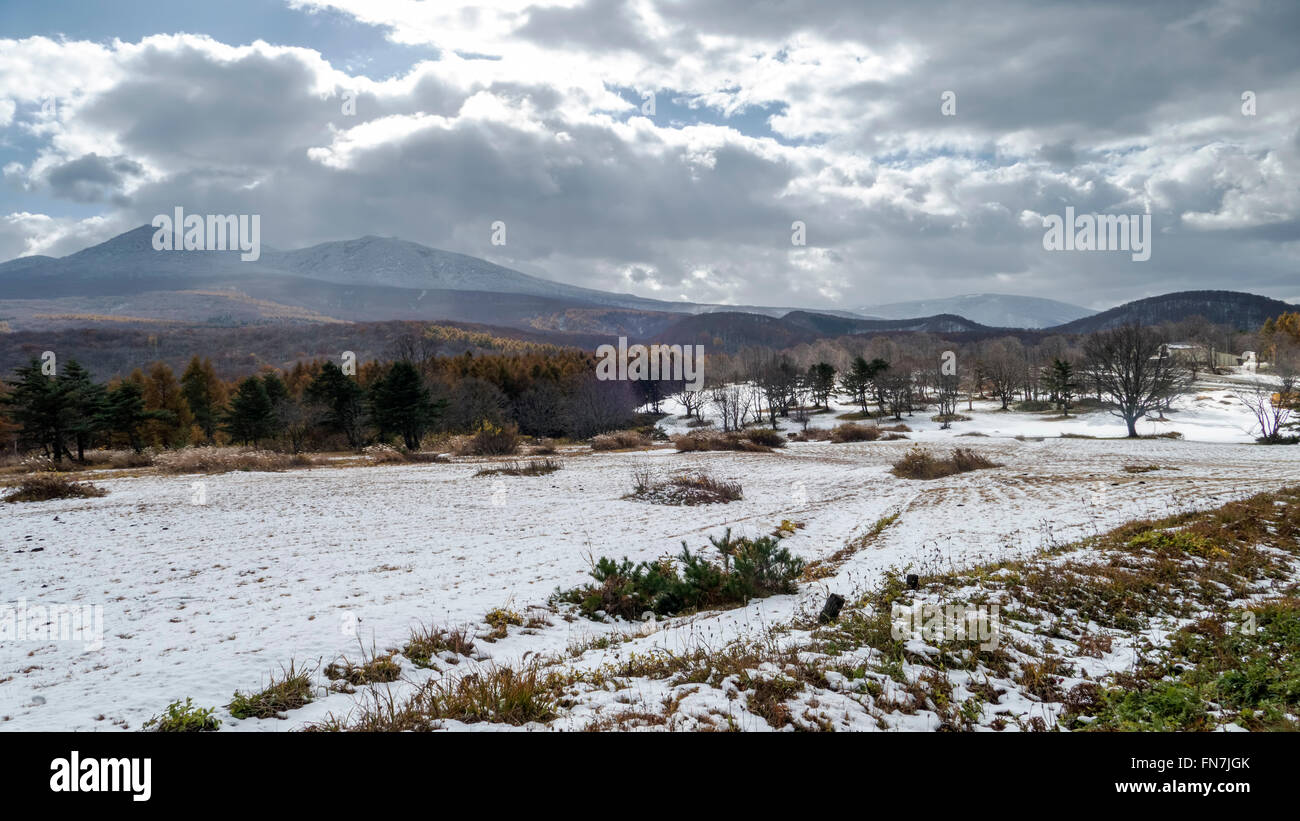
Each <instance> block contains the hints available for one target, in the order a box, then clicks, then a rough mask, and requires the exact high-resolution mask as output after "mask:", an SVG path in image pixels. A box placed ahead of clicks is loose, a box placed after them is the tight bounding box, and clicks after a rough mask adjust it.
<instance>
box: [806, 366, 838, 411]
mask: <svg viewBox="0 0 1300 821" xmlns="http://www.w3.org/2000/svg"><path fill="white" fill-rule="evenodd" d="M808 386H809V389H810V390H811V391H812V394H813V397H814V401H815V402H816V403H817V405H818V407H830V397H831V392H832V391H834V390H835V366H834V365H831V364H830V363H829V362H818V363H817V364H816V365H809V366H808Z"/></svg>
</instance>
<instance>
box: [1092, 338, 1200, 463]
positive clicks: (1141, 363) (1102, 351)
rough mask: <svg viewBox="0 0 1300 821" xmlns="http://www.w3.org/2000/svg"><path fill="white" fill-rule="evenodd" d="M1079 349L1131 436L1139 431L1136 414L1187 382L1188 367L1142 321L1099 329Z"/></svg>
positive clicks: (1163, 402) (1160, 403) (1175, 392)
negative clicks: (1109, 328)
mask: <svg viewBox="0 0 1300 821" xmlns="http://www.w3.org/2000/svg"><path fill="white" fill-rule="evenodd" d="M1083 352H1084V357H1085V358H1086V361H1087V369H1088V374H1089V376H1090V377H1091V378H1092V379H1093V380H1094V382H1095V384H1096V385H1097V388H1098V391H1099V393H1100V394H1101V397H1102V401H1103V402H1105V403H1106V404H1108V405H1109V406H1110V409H1111V413H1113V414H1115V415H1116V416H1118V417H1120V418H1121V419H1123V420H1124V423H1125V424H1126V425H1127V426H1128V435H1129V437H1130V438H1136V437H1137V435H1138V433H1137V423H1138V420H1139V419H1141V418H1142V417H1144V416H1146V415H1147V413H1148V412H1149V411H1153V410H1159V409H1160V408H1163V407H1164V406H1165V405H1166V403H1167V402H1168V401H1170V400H1171V399H1172V398H1173V397H1175V396H1177V395H1178V394H1180V393H1182V392H1183V391H1184V390H1185V389H1186V388H1187V385H1188V384H1189V382H1190V381H1191V379H1190V374H1189V373H1188V370H1187V368H1186V367H1185V366H1184V365H1182V364H1181V363H1179V362H1178V361H1176V360H1175V358H1174V357H1173V356H1171V355H1170V354H1169V351H1168V350H1167V349H1166V348H1165V340H1164V338H1163V337H1162V336H1161V335H1160V334H1159V333H1158V332H1156V331H1155V330H1153V329H1151V328H1148V327H1145V326H1142V325H1136V324H1133V325H1125V326H1123V327H1120V328H1115V329H1113V330H1109V331H1099V332H1097V333H1095V334H1093V335H1092V336H1090V337H1089V338H1088V340H1087V341H1086V342H1085V343H1084V346H1083Z"/></svg>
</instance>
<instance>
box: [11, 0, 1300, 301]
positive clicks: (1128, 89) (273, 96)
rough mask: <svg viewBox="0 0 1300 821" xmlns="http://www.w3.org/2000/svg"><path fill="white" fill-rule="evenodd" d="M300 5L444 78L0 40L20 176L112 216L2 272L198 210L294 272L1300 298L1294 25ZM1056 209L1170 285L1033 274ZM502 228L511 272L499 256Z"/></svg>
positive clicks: (840, 297)
mask: <svg viewBox="0 0 1300 821" xmlns="http://www.w3.org/2000/svg"><path fill="white" fill-rule="evenodd" d="M296 6H297V7H299V8H301V9H303V10H304V11H309V10H319V9H325V8H332V9H335V10H338V11H341V12H343V13H345V14H348V15H351V16H352V17H354V18H355V19H356V20H358V21H360V22H363V23H368V24H371V25H375V26H379V27H381V28H382V29H383V30H385V31H386V32H387V33H388V36H389V37H390V38H391V39H392V40H393V41H394V42H399V43H407V44H430V45H434V46H437V47H438V48H439V49H440V50H441V56H440V59H437V60H430V61H425V62H420V63H417V64H415V65H413V66H411V68H410V69H409V71H407V72H406V73H405V74H402V75H400V76H394V77H391V78H389V79H386V80H381V81H376V80H371V79H368V78H365V77H358V76H352V75H350V74H348V73H347V72H346V71H344V70H342V69H340V68H339V67H337V66H335V65H332V64H331V63H330V62H328V61H327V60H325V59H324V58H323V57H322V56H321V55H320V54H319V53H317V52H315V51H313V50H310V49H305V48H298V47H294V46H291V45H270V44H267V43H264V42H260V41H257V42H253V43H251V44H249V45H243V46H231V45H227V44H224V43H221V42H218V41H216V40H213V39H211V38H208V37H204V36H199V35H158V36H154V37H148V38H145V39H144V40H142V41H140V42H136V43H129V42H112V43H111V44H109V45H100V44H93V43H84V42H64V41H52V40H48V39H44V38H32V39H28V40H21V41H0V123H3V122H4V121H5V112H6V108H5V106H4V102H3V101H4V100H14V101H16V102H15V103H14V106H13V112H12V113H10V114H9V118H10V120H11V121H10V122H9V125H8V129H9V130H10V131H13V132H16V133H18V132H20V133H22V134H24V135H26V138H27V139H32V140H35V141H36V142H37V146H38V147H37V148H36V149H35V150H34V153H33V154H32V156H30V157H29V158H27V159H25V160H23V161H22V162H18V163H11V164H9V165H8V166H7V167H6V180H8V181H10V182H11V183H16V184H18V185H20V186H22V187H23V188H24V189H25V190H30V191H46V192H48V193H49V194H50V195H51V196H54V197H57V198H61V199H65V200H68V201H71V202H76V203H94V204H98V206H99V207H101V208H102V209H103V210H102V213H101V217H102V219H101V220H100V221H99V222H98V223H89V222H88V223H85V224H84V225H83V224H82V223H81V222H78V223H77V224H76V229H75V230H73V228H72V227H71V226H70V225H68V224H65V223H63V222H60V221H59V220H51V221H50V222H48V223H41V222H40V221H39V220H34V218H32V217H31V215H27V216H26V217H24V218H23V219H15V222H16V224H21V225H22V226H24V227H23V228H22V231H24V232H26V233H24V234H22V236H23V237H24V238H23V239H22V240H21V242H20V243H19V241H18V240H13V239H11V240H9V245H7V246H4V248H12V247H15V243H19V244H21V246H22V247H23V248H33V247H38V246H39V247H64V245H65V243H66V242H68V241H70V240H71V238H73V237H77V236H80V235H82V233H84V232H86V231H93V230H95V229H96V228H98V229H100V230H102V231H109V230H113V229H114V228H115V227H116V226H118V225H127V226H129V225H133V224H140V223H143V222H147V221H148V220H149V219H150V218H151V216H152V215H153V214H155V213H162V212H169V211H170V210H171V209H172V208H173V207H175V206H176V205H182V206H184V207H185V208H186V210H188V211H191V212H212V213H217V212H219V213H232V212H241V213H259V214H261V215H262V216H263V232H264V239H265V240H266V241H267V242H269V243H271V244H274V245H277V246H280V247H296V246H301V245H306V244H310V243H313V242H319V241H324V240H332V239H340V238H347V237H355V236H360V235H363V234H368V233H372V234H380V235H386V236H400V237H403V238H406V239H410V240H414V241H417V242H423V243H426V244H429V245H433V246H436V247H443V248H447V249H449V250H455V251H460V252H463V253H468V254H473V255H477V256H483V257H486V258H489V259H492V260H493V261H495V262H499V263H501V264H506V265H511V266H513V267H517V268H519V269H520V270H524V271H526V272H528V273H534V274H540V275H544V276H549V277H552V278H555V279H558V280H562V281H567V282H571V283H574V284H578V285H584V286H588V287H595V288H604V289H609V290H619V291H629V292H633V293H638V294H642V295H645V296H653V297H658V298H683V299H693V300H699V301H719V302H731V303H738V304H783V305H807V306H811V307H847V306H853V305H861V304H870V303H872V302H887V301H897V300H899V299H904V298H925V297H932V296H947V295H952V294H955V293H969V292H977V291H1003V292H1019V293H1024V294H1029V295H1037V296H1046V297H1055V298H1064V299H1066V300H1068V301H1076V302H1080V303H1084V304H1088V305H1091V306H1094V307H1106V306H1108V305H1110V304H1113V303H1114V302H1117V301H1122V300H1125V299H1129V298H1135V297H1138V296H1143V295H1146V294H1147V293H1150V292H1154V291H1153V290H1152V289H1157V290H1159V289H1164V290H1181V289H1187V288H1194V287H1202V286H1204V287H1227V286H1226V285H1225V278H1228V279H1229V285H1230V287H1240V288H1246V289H1253V290H1258V291H1261V292H1265V293H1274V294H1276V295H1281V296H1289V295H1291V293H1292V291H1293V290H1294V288H1293V286H1292V285H1289V284H1286V279H1287V277H1288V276H1289V277H1292V278H1293V277H1294V272H1295V268H1296V262H1297V256H1298V253H1297V245H1296V243H1295V240H1296V226H1297V224H1300V195H1298V194H1297V193H1296V192H1298V191H1300V113H1298V112H1300V57H1298V56H1297V52H1296V50H1295V49H1294V47H1293V44H1292V42H1291V38H1290V37H1289V36H1288V32H1294V31H1295V30H1296V29H1297V28H1298V27H1300V26H1297V23H1300V10H1297V9H1295V8H1293V7H1291V5H1290V4H1278V5H1271V6H1255V5H1250V4H1240V3H1235V2H1208V1H1205V2H1198V3H1194V4H1187V3H1154V4H1144V5H1142V6H1136V7H1135V6H1134V5H1133V4H1130V3H1122V2H1101V3H1094V4H1087V5H1079V4H1073V3H1028V2H1018V1H1014V2H1013V1H1012V0H1001V2H993V3H988V4H980V6H979V7H978V8H975V7H973V6H971V4H967V3H962V2H952V3H943V4H935V7H934V8H930V7H928V6H927V7H926V9H925V10H921V9H919V7H915V6H904V7H901V8H900V7H892V8H887V9H870V10H865V11H864V9H863V7H862V5H861V3H860V2H857V0H853V1H852V2H850V0H827V2H819V3H810V4H806V5H798V4H749V3H741V2H728V1H726V0H699V2H693V3H689V4H683V3H675V2H668V1H667V0H631V1H630V2H613V0H591V2H577V0H563V1H562V2H543V3H535V2H502V3H494V4H486V5H481V4H476V5H473V6H470V5H468V4H465V5H460V4H458V3H456V2H445V3H412V2H406V0H388V1H387V2H374V0H365V2H362V0H330V1H329V2H326V0H320V2H307V0H304V1H303V2H300V3H297V4H296ZM37 67H42V68H41V70H40V72H38V69H37ZM22 72H32V73H41V74H42V78H41V80H40V81H39V83H37V84H36V85H37V86H38V87H36V88H30V87H26V86H24V84H23V83H22V82H21V77H20V74H21V73H22ZM949 90H950V91H953V92H954V93H955V95H956V98H955V99H956V114H955V116H945V115H944V113H943V112H942V111H941V108H940V102H941V98H940V95H941V94H943V93H944V92H945V91H949ZM1245 90H1251V91H1253V92H1254V93H1255V95H1256V99H1257V103H1258V110H1257V113H1256V115H1255V116H1247V115H1245V114H1243V113H1242V111H1241V94H1242V92H1243V91H1245ZM640 91H653V92H655V96H656V100H657V102H658V111H657V112H656V113H655V114H654V115H652V116H649V115H646V114H643V112H642V111H641V109H640V101H639V96H640V95H639V92H640ZM51 95H53V96H55V97H57V99H58V100H59V101H60V103H59V104H58V105H57V106H56V107H55V108H54V109H53V110H52V111H51V110H49V109H48V108H47V109H44V110H43V109H42V108H41V107H40V103H41V100H42V99H45V98H46V97H48V96H51ZM632 100H637V102H635V103H633V102H632ZM349 103H350V104H351V110H349ZM1066 206H1073V207H1074V208H1075V209H1076V211H1078V212H1080V213H1083V212H1097V213H1142V212H1145V211H1146V210H1147V209H1148V208H1149V209H1150V211H1151V213H1152V217H1153V223H1154V224H1155V226H1156V231H1157V236H1156V240H1155V248H1154V253H1153V255H1152V258H1151V260H1150V261H1149V262H1147V263H1141V264H1134V263H1133V262H1132V261H1131V260H1129V258H1128V256H1127V255H1119V254H1115V255H1108V254H1104V253H1100V254H1091V255H1089V254H1059V253H1058V254H1053V253H1050V252H1044V251H1043V250H1042V245H1041V237H1042V228H1041V215H1043V214H1049V213H1056V214H1059V213H1063V211H1064V208H1065V207H1066ZM1026 214H1029V215H1037V217H1036V218H1037V219H1038V220H1039V222H1038V223H1037V224H1034V222H1033V219H1032V218H1031V219H1029V220H1026V218H1025V216H1024V215H1026ZM497 220H501V221H504V222H505V223H506V224H507V226H508V242H507V244H506V245H505V246H495V245H492V244H491V242H490V226H491V224H492V223H493V222H495V221H497ZM795 220H800V221H803V222H804V223H805V224H806V225H807V234H808V245H807V246H806V247H797V246H793V245H792V244H791V229H790V226H791V223H792V222H793V221H795ZM42 226H44V227H43V228H42ZM41 230H48V231H49V232H50V233H49V236H50V237H51V239H49V240H48V241H47V240H41V239H33V232H39V231H41ZM11 236H12V235H11ZM104 238H106V236H99V237H97V239H104Z"/></svg>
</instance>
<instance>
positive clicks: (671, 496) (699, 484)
mask: <svg viewBox="0 0 1300 821" xmlns="http://www.w3.org/2000/svg"><path fill="white" fill-rule="evenodd" d="M624 498H626V499H636V500H638V501H642V502H650V503H651V504H656V505H711V504H716V503H726V502H734V501H736V500H737V499H741V498H743V495H742V491H741V487H740V483H739V482H728V481H726V480H725V479H715V478H713V477H712V476H710V475H709V474H708V473H704V472H702V471H701V472H699V473H687V474H682V475H681V476H674V477H672V478H671V479H668V480H667V481H664V482H655V481H654V479H653V478H652V476H651V474H650V473H649V471H638V472H636V473H634V474H633V475H632V492H631V493H629V494H628V495H627V496H625V497H624Z"/></svg>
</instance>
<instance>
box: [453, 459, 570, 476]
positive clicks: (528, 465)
mask: <svg viewBox="0 0 1300 821" xmlns="http://www.w3.org/2000/svg"><path fill="white" fill-rule="evenodd" d="M562 467H564V465H563V463H561V462H559V461H558V460H555V459H532V460H529V461H527V462H507V463H506V464H504V465H502V466H501V467H499V468H483V469H482V470H479V471H478V472H476V473H475V474H474V475H475V476H545V475H546V474H548V473H554V472H555V471H557V470H559V469H560V468H562Z"/></svg>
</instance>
